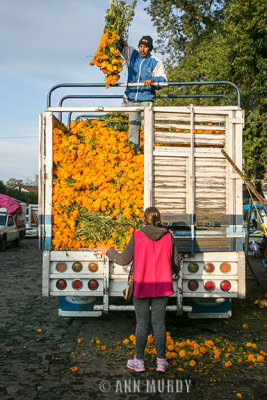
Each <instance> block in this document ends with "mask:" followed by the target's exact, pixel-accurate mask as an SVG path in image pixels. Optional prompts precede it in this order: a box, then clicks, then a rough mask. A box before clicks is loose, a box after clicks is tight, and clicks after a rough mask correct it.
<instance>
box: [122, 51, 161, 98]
mask: <svg viewBox="0 0 267 400" xmlns="http://www.w3.org/2000/svg"><path fill="white" fill-rule="evenodd" d="M121 54H122V56H123V57H124V59H125V61H126V62H128V65H129V66H128V83H139V82H144V81H145V80H147V79H152V82H167V76H166V74H165V71H164V67H163V64H162V62H161V60H159V59H158V58H156V57H154V56H152V55H151V54H150V53H149V54H148V55H147V56H146V57H145V58H142V57H141V56H140V54H139V52H138V51H137V50H135V49H134V48H133V47H131V46H125V47H123V49H122V50H121ZM157 89H160V87H158V88H157ZM125 96H126V97H127V98H128V100H131V101H154V100H155V88H154V87H153V86H151V87H144V86H139V87H127V89H126V91H125Z"/></svg>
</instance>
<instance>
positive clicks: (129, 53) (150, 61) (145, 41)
mask: <svg viewBox="0 0 267 400" xmlns="http://www.w3.org/2000/svg"><path fill="white" fill-rule="evenodd" d="M152 49H153V39H152V38H151V36H143V37H142V38H141V39H140V41H139V44H138V51H137V50H135V49H134V48H133V47H131V46H125V45H124V41H123V40H122V41H121V48H120V52H121V55H122V56H123V57H124V59H125V61H126V62H127V63H128V83H144V86H135V87H131V86H128V87H127V89H126V91H125V98H124V101H125V105H126V106H129V107H135V106H137V105H138V106H141V107H143V106H147V105H149V102H154V101H155V95H156V94H155V88H157V89H160V88H161V87H159V86H157V87H155V86H152V83H155V82H167V76H166V74H165V71H164V67H163V64H162V62H161V60H159V59H158V58H157V57H155V56H153V55H151V51H152ZM143 120H144V116H143V113H141V112H131V113H129V125H130V128H129V141H130V143H133V145H134V151H135V154H136V153H137V152H138V149H139V142H140V126H141V123H142V126H143Z"/></svg>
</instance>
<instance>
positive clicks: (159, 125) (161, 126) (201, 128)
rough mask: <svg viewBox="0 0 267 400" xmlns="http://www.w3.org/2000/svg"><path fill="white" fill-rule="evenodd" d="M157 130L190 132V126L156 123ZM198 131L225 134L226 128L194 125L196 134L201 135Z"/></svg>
mask: <svg viewBox="0 0 267 400" xmlns="http://www.w3.org/2000/svg"><path fill="white" fill-rule="evenodd" d="M157 129H173V130H175V129H181V130H187V129H188V130H190V125H189V124H183V123H180V124H176V123H174V122H169V123H165V124H163V123H157V122H156V123H155V130H157ZM198 131H210V132H212V133H214V131H223V132H225V127H224V126H221V125H207V124H203V125H196V124H195V125H194V132H195V133H201V132H198Z"/></svg>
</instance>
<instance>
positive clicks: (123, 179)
mask: <svg viewBox="0 0 267 400" xmlns="http://www.w3.org/2000/svg"><path fill="white" fill-rule="evenodd" d="M53 157H54V158H53V163H54V169H53V206H52V216H53V231H52V244H53V248H54V249H55V250H58V249H67V248H94V247H96V246H98V245H101V244H102V245H103V244H105V245H107V246H115V241H114V235H115V233H114V234H113V235H111V238H110V239H109V240H108V241H106V242H104V241H103V240H100V241H98V242H94V241H92V240H89V241H88V240H83V238H81V237H80V238H77V234H76V231H77V228H81V226H80V225H82V224H81V223H79V222H78V221H79V217H80V210H81V208H84V209H87V210H89V211H92V212H102V213H104V214H106V215H109V216H110V217H112V218H115V217H117V216H119V215H121V216H122V217H123V218H125V219H126V220H133V219H134V218H142V216H143V173H144V172H143V154H140V153H138V154H137V155H135V154H134V152H133V149H132V147H131V146H130V145H129V142H128V135H127V133H125V132H122V131H117V130H113V129H111V128H107V127H106V126H105V123H104V121H100V120H92V121H89V122H88V121H81V122H76V123H72V130H71V131H68V130H65V132H63V130H60V129H54V138H53ZM132 231H133V228H129V229H128V231H127V232H126V233H125V234H124V235H122V237H121V238H120V244H121V247H122V248H123V247H124V246H125V245H126V244H127V242H128V240H129V239H130V236H131V234H132ZM115 247H116V246H115Z"/></svg>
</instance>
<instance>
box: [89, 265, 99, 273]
mask: <svg viewBox="0 0 267 400" xmlns="http://www.w3.org/2000/svg"><path fill="white" fill-rule="evenodd" d="M88 268H89V271H91V272H96V271H97V270H98V265H97V263H90V264H89V266H88Z"/></svg>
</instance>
